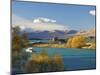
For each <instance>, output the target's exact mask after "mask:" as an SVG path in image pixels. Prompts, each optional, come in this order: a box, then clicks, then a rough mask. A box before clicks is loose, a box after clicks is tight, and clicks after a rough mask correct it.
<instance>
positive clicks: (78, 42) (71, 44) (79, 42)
mask: <svg viewBox="0 0 100 75" xmlns="http://www.w3.org/2000/svg"><path fill="white" fill-rule="evenodd" d="M85 43H86V41H85V37H83V36H74V37H71V38H69V40H68V42H67V47H68V48H81V47H82V46H84V45H85Z"/></svg>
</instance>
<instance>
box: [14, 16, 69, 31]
mask: <svg viewBox="0 0 100 75" xmlns="http://www.w3.org/2000/svg"><path fill="white" fill-rule="evenodd" d="M12 26H13V27H14V26H19V27H20V28H21V30H25V31H27V32H32V31H52V32H53V31H55V30H61V31H65V30H68V28H67V26H65V25H61V24H57V23H56V20H53V19H48V18H43V17H40V18H36V19H33V21H30V20H27V19H25V18H22V17H19V16H16V15H14V14H13V15H12Z"/></svg>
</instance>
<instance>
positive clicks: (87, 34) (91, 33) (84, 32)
mask: <svg viewBox="0 0 100 75" xmlns="http://www.w3.org/2000/svg"><path fill="white" fill-rule="evenodd" d="M75 35H82V36H85V37H90V36H92V37H95V28H92V29H90V30H88V31H79V32H77V33H76V34H75Z"/></svg>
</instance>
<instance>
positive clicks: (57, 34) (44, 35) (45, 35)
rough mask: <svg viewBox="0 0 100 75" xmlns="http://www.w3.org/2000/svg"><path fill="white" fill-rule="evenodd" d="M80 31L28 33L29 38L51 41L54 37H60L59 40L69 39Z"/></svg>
mask: <svg viewBox="0 0 100 75" xmlns="http://www.w3.org/2000/svg"><path fill="white" fill-rule="evenodd" d="M77 32H78V31H76V30H69V31H68V30H66V31H62V30H54V31H33V32H28V33H27V34H28V38H29V39H32V38H37V39H51V38H53V37H58V38H64V39H65V38H67V37H69V36H72V35H74V34H75V33H77Z"/></svg>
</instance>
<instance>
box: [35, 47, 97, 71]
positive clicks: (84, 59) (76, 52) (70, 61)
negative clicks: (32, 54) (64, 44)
mask: <svg viewBox="0 0 100 75" xmlns="http://www.w3.org/2000/svg"><path fill="white" fill-rule="evenodd" d="M34 50H35V51H36V53H37V54H38V53H39V52H40V51H41V48H34ZM45 50H46V52H47V53H48V55H49V56H52V55H54V54H56V53H58V54H59V55H61V56H62V59H63V63H64V67H65V70H70V71H71V70H85V69H95V68H96V50H93V49H72V48H45Z"/></svg>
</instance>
